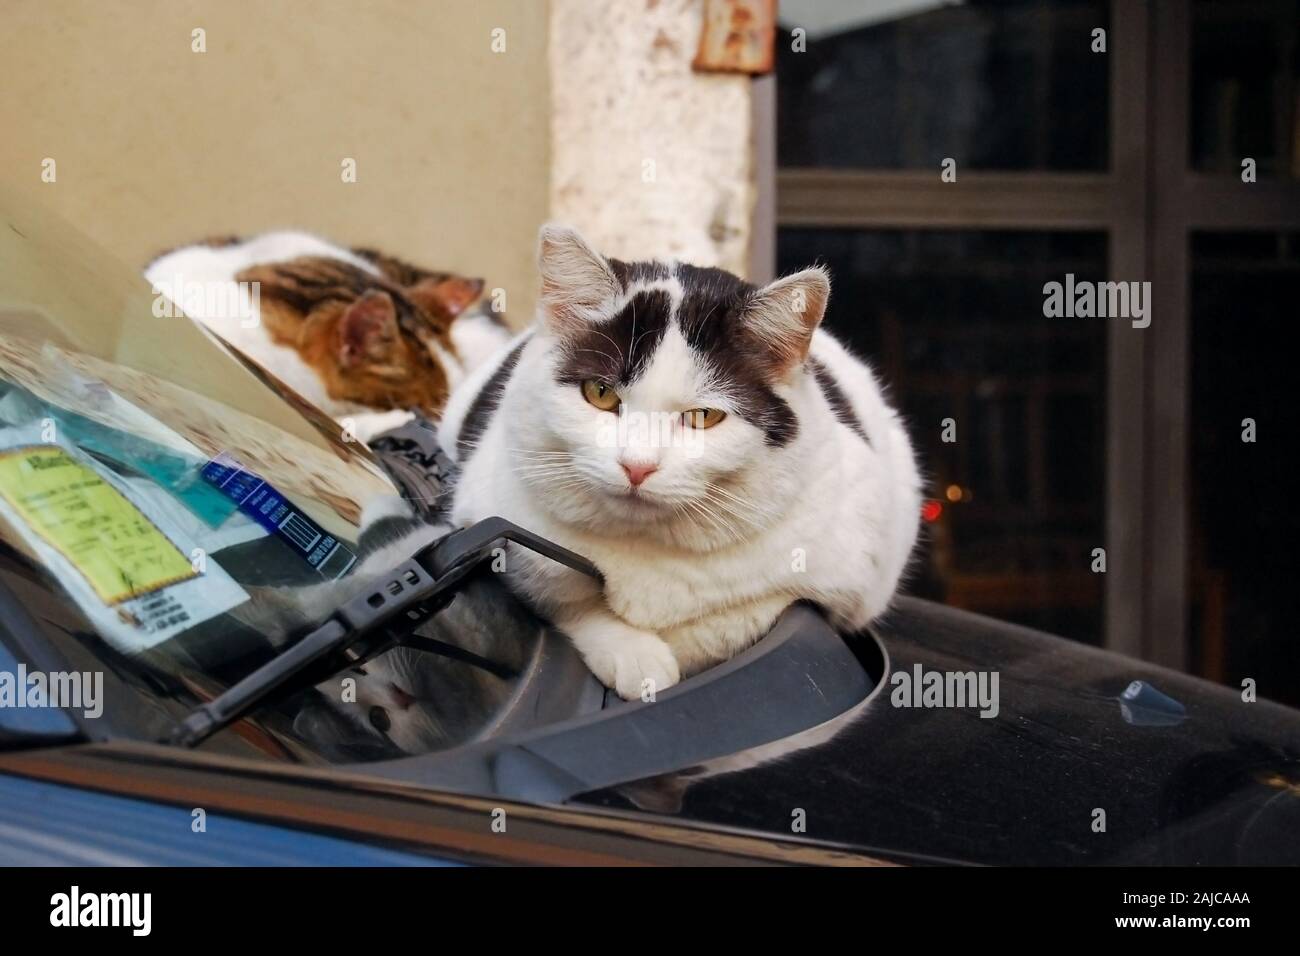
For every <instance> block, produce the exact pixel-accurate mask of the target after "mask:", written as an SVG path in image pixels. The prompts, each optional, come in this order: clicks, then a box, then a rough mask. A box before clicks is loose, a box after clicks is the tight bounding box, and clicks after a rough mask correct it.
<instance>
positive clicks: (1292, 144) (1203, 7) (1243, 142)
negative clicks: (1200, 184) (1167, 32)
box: [1189, 0, 1300, 179]
mask: <svg viewBox="0 0 1300 956" xmlns="http://www.w3.org/2000/svg"><path fill="white" fill-rule="evenodd" d="M1296 10H1297V7H1296V4H1295V3H1294V0H1273V2H1270V0H1253V2H1251V3H1242V2H1240V0H1235V2H1224V0H1197V2H1196V3H1195V5H1194V6H1193V7H1192V69H1191V75H1192V103H1191V116H1190V122H1191V135H1190V137H1189V138H1190V140H1191V150H1192V155H1191V163H1192V166H1193V167H1194V168H1195V169H1198V170H1201V171H1203V172H1222V173H1230V174H1233V175H1240V173H1241V163H1242V160H1243V159H1245V158H1247V157H1249V158H1251V159H1254V160H1255V162H1256V164H1257V170H1256V172H1257V174H1258V175H1259V176H1284V177H1289V178H1292V179H1296V178H1300V157H1298V156H1297V151H1298V148H1300V147H1298V146H1297V144H1300V18H1298V17H1297V14H1296Z"/></svg>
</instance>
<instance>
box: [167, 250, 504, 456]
mask: <svg viewBox="0 0 1300 956" xmlns="http://www.w3.org/2000/svg"><path fill="white" fill-rule="evenodd" d="M145 277H146V278H147V279H148V280H149V281H150V282H151V283H152V284H153V287H154V293H155V295H161V296H165V297H166V298H168V299H170V300H172V302H174V303H175V304H176V306H178V307H179V308H181V309H183V310H184V311H185V312H186V313H187V314H188V315H190V317H191V318H194V319H197V320H199V321H201V322H203V323H204V324H205V325H206V326H208V327H209V328H210V329H211V330H212V331H214V332H215V333H217V335H219V336H220V337H221V338H223V339H224V340H225V341H227V342H228V343H230V344H231V345H233V346H235V347H236V348H237V349H238V350H239V351H240V352H242V353H243V354H244V355H245V356H247V357H248V358H249V359H251V360H252V361H254V362H255V363H256V364H257V365H259V366H261V367H262V368H263V369H265V370H266V371H267V372H269V373H270V374H271V375H273V376H274V377H275V378H277V379H279V380H280V381H281V382H283V383H285V384H286V385H289V386H290V387H291V388H293V389H294V390H295V391H297V392H298V393H299V394H300V395H301V396H302V397H304V398H306V399H307V400H308V401H309V402H311V403H312V404H314V405H316V406H317V407H318V408H320V409H321V410H322V411H324V412H325V413H326V414H329V415H331V416H333V417H334V418H335V419H337V420H339V421H340V422H343V423H344V424H345V425H346V426H348V427H350V428H351V429H352V430H353V434H354V435H355V436H356V437H357V438H359V439H361V440H363V441H365V440H368V439H369V438H370V437H371V436H373V435H374V434H377V433H378V432H381V431H385V430H387V429H389V428H392V427H395V426H397V425H400V424H402V422H404V421H406V420H407V419H409V418H410V417H411V415H412V413H417V412H418V413H420V414H423V415H425V416H428V417H430V418H437V417H438V415H439V414H440V413H441V411H442V408H443V405H444V404H445V403H446V400H447V396H448V394H449V393H450V391H451V389H453V388H454V387H455V386H456V385H457V384H458V383H459V382H460V381H461V380H462V379H463V377H464V376H465V374H466V373H467V372H468V371H469V370H470V369H472V368H473V367H475V366H476V365H477V364H478V363H479V362H481V361H483V360H484V359H485V358H487V357H488V356H489V355H491V354H492V352H493V351H495V350H496V348H497V347H498V346H499V345H500V344H501V343H502V342H504V341H505V340H506V339H507V338H508V333H507V331H506V327H505V325H504V324H503V323H502V321H501V320H500V318H499V317H498V316H497V315H496V314H495V313H493V312H492V311H491V310H490V309H489V308H487V306H486V303H485V302H484V301H483V298H482V291H483V282H482V280H480V279H470V278H465V277H463V276H458V275H454V274H451V273H445V272H434V271H430V270H427V269H422V268H420V267H418V266H414V265H411V264H410V263H408V262H405V261H403V260H401V259H397V258H395V257H393V256H389V255H386V254H384V253H381V252H377V251H375V250H372V249H344V248H341V247H339V246H335V245H333V244H331V243H329V242H326V241H325V240H323V239H320V238H318V237H316V236H313V235H309V234H307V233H302V232H271V233H266V234H264V235H260V236H256V237H254V238H251V239H238V238H224V239H213V240H208V241H205V242H200V243H197V244H195V245H190V246H184V247H181V248H179V249H176V250H173V251H171V252H168V253H166V254H164V255H162V256H160V257H159V258H157V259H155V260H154V261H153V262H152V263H150V265H149V267H148V268H147V269H146V271H145Z"/></svg>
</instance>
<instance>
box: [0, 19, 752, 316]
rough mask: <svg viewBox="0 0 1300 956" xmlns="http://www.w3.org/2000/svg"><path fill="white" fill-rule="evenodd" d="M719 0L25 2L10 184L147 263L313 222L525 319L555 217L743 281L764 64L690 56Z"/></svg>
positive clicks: (6, 144) (7, 70)
mask: <svg viewBox="0 0 1300 956" xmlns="http://www.w3.org/2000/svg"><path fill="white" fill-rule="evenodd" d="M701 7H702V0H424V2H421V3H411V2H404V0H356V2H343V0H133V2H132V3H130V4H117V3H104V2H99V0H59V2H57V3H52V2H50V0H5V2H4V5H3V14H2V15H0V17H2V20H0V23H2V25H3V30H0V63H3V73H4V78H5V82H4V83H3V84H0V130H3V131H4V132H3V135H0V183H2V184H3V185H4V187H5V188H6V189H7V190H9V191H10V192H15V191H16V192H19V193H27V194H29V195H30V197H31V198H32V199H34V200H35V201H36V202H37V203H39V204H40V205H42V206H45V207H47V208H50V209H52V210H54V211H55V212H57V213H60V214H62V215H63V216H64V217H66V218H67V219H69V220H70V221H72V222H73V223H75V224H76V225H78V226H79V227H80V228H81V229H83V230H84V231H85V232H86V233H87V234H88V235H89V236H90V238H91V239H92V240H94V241H96V242H98V243H100V244H102V245H103V246H104V247H105V248H106V249H107V250H109V251H110V252H111V253H112V254H114V255H116V256H118V257H120V258H122V259H123V260H125V261H126V262H128V263H131V264H133V266H141V265H143V264H144V262H145V261H147V260H148V259H149V258H150V257H151V256H153V255H154V254H156V253H157V252H160V251H162V250H164V249H167V248H169V247H172V246H174V245H177V244H180V243H184V242H188V241H192V240H194V239H196V238H199V237H203V236H210V235H218V234H232V233H233V234H250V233H255V232H258V231H261V230H264V229H270V228H277V227H296V228H303V229H308V230H311V231H315V232H318V233H320V234H322V235H324V236H327V237H330V238H333V239H335V240H337V241H340V242H344V243H348V244H360V243H366V244H371V245H375V246H378V247H380V248H383V249H387V250H389V251H391V252H393V253H395V254H398V255H405V256H407V257H409V258H411V259H413V260H415V261H417V262H423V263H426V264H428V265H430V266H434V267H441V268H447V269H453V270H457V271H462V272H465V273H468V274H472V275H481V276H483V277H485V278H486V279H487V280H488V281H489V283H490V285H491V286H500V287H502V288H504V289H505V290H506V291H507V311H508V314H509V316H510V318H511V319H512V321H513V322H514V323H515V324H524V323H526V322H527V321H529V320H530V319H531V317H532V307H533V301H534V297H535V289H536V274H535V268H534V244H535V236H536V231H537V226H538V225H539V224H540V223H541V222H543V221H545V220H546V219H548V218H554V219H559V220H562V221H566V222H569V223H571V224H573V225H575V226H577V227H579V228H581V229H583V230H584V231H586V232H587V233H588V234H589V235H590V237H591V239H592V240H593V242H594V243H595V244H596V245H597V246H598V247H599V248H600V249H601V250H603V251H605V252H607V253H609V254H611V255H617V256H621V257H624V258H636V257H647V256H659V257H664V256H676V257H678V258H681V259H684V260H689V261H692V262H696V263H699V264H703V265H722V266H724V267H726V268H729V269H732V270H733V271H736V272H740V273H742V274H743V273H745V272H746V271H747V268H748V253H749V244H750V240H751V224H752V210H753V205H754V187H753V169H752V166H753V152H752V149H751V143H750V137H751V132H752V130H751V126H752V114H751V107H750V100H751V82H750V80H749V79H748V78H746V77H738V76H716V75H706V74H699V73H695V72H693V71H692V70H691V67H690V63H691V59H692V58H693V56H694V53H695V49H696V46H697V43H698V40H699V30H700V23H701V15H702V14H701ZM197 27H201V28H203V29H204V30H205V31H206V44H207V51H206V52H205V53H195V52H192V51H191V42H192V41H191V31H193V30H194V29H195V28H197ZM495 28H501V29H503V30H504V31H505V46H506V48H505V52H503V53H495V52H493V50H492V31H493V30H494V29H495ZM46 157H51V158H53V159H54V160H55V161H56V163H57V177H58V178H57V182H55V183H42V182H41V179H40V176H41V163H42V160H43V159H45V158H46ZM345 157H351V158H354V159H355V160H356V162H357V181H356V182H355V183H344V182H343V181H342V178H341V175H340V173H341V166H340V164H341V161H342V160H343V159H344V158H345Z"/></svg>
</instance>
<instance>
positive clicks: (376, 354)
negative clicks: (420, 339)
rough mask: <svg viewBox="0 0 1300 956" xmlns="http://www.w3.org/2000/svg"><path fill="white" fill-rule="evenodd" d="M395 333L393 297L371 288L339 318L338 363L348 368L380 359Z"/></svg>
mask: <svg viewBox="0 0 1300 956" xmlns="http://www.w3.org/2000/svg"><path fill="white" fill-rule="evenodd" d="M397 335H398V330H397V308H396V306H394V305H393V297H392V296H391V295H389V294H388V293H387V292H384V291H383V290H381V289H371V290H370V291H369V292H367V293H366V294H365V295H363V296H361V298H359V299H357V301H355V302H353V303H352V304H351V305H350V306H348V307H347V309H345V310H344V312H343V315H342V317H341V318H340V319H339V341H338V349H339V363H340V364H341V365H342V366H343V367H344V368H351V367H353V366H355V365H359V364H360V363H361V362H363V361H365V360H366V359H376V358H380V357H382V355H383V352H384V348H385V347H386V346H387V345H388V343H390V342H392V341H393V340H394V339H395V338H396V337H397Z"/></svg>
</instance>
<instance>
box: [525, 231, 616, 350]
mask: <svg viewBox="0 0 1300 956" xmlns="http://www.w3.org/2000/svg"><path fill="white" fill-rule="evenodd" d="M537 265H538V268H539V270H540V271H541V274H542V295H541V306H542V316H543V318H544V320H545V322H546V325H547V327H548V328H549V329H550V331H551V332H552V333H553V334H555V335H557V336H561V337H563V336H566V335H571V334H573V333H575V332H578V331H580V330H582V329H584V328H586V327H587V326H589V325H590V324H591V323H593V322H596V321H599V320H600V319H602V318H605V317H606V316H607V315H608V314H609V312H608V309H609V306H610V304H611V303H612V302H613V301H614V300H615V299H616V298H617V297H618V295H619V292H620V290H621V288H622V287H621V286H620V284H619V281H618V278H617V277H616V276H615V275H614V270H613V269H611V268H610V265H609V263H608V262H607V261H605V257H604V256H602V255H601V254H600V253H599V252H597V251H596V250H595V249H593V248H591V246H590V245H588V244H587V241H586V240H585V239H583V238H582V236H580V235H578V232H577V230H575V229H571V228H569V227H568V226H561V225H556V224H554V223H549V224H547V225H545V226H542V231H541V233H540V235H539V237H538V250H537Z"/></svg>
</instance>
